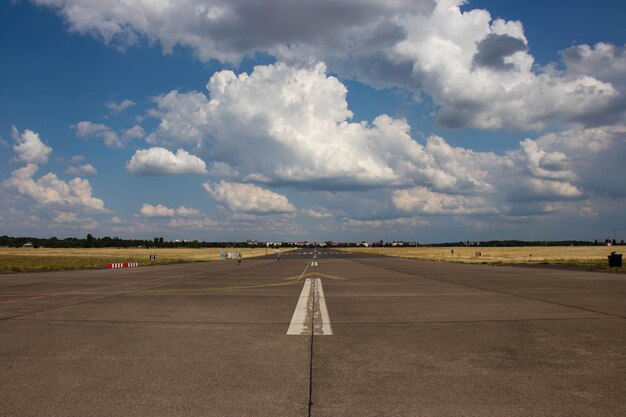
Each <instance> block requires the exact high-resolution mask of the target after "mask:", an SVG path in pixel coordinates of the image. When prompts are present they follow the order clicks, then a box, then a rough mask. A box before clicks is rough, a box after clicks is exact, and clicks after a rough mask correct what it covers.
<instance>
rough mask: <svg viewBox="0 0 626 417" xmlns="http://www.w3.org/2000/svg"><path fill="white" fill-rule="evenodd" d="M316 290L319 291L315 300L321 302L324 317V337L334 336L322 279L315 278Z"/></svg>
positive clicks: (321, 311)
mask: <svg viewBox="0 0 626 417" xmlns="http://www.w3.org/2000/svg"><path fill="white" fill-rule="evenodd" d="M315 283H316V285H315V289H316V290H317V294H315V299H316V300H319V310H320V315H321V316H322V317H321V319H322V333H321V334H323V335H328V336H330V335H332V334H333V329H332V327H330V315H329V314H328V308H326V297H324V289H323V288H322V280H321V279H320V278H315ZM315 334H319V333H317V332H316V333H315Z"/></svg>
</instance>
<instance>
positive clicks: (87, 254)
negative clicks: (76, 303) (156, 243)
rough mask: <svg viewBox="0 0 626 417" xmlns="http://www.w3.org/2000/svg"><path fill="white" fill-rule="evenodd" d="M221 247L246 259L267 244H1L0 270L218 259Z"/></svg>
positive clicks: (261, 251) (78, 267) (77, 267)
mask: <svg viewBox="0 0 626 417" xmlns="http://www.w3.org/2000/svg"><path fill="white" fill-rule="evenodd" d="M222 250H226V251H237V252H240V253H241V256H242V257H243V259H245V258H250V257H254V256H261V255H265V253H266V251H265V248H252V249H251V248H236V249H233V248H228V249H221V248H203V249H187V248H180V249H165V248H164V249H158V248H151V249H141V248H119V249H117V248H102V249H100V248H98V249H82V248H80V249H65V248H61V249H51V248H37V249H34V248H0V271H5V272H24V271H34V270H49V271H52V270H68V269H93V268H103V267H105V266H106V264H108V263H112V262H138V263H139V264H140V265H151V264H170V263H179V262H201V261H215V260H218V259H219V256H220V253H221V251H222ZM281 251H285V249H281ZM268 253H273V249H268ZM150 255H155V256H156V260H155V261H150Z"/></svg>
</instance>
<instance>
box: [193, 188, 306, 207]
mask: <svg viewBox="0 0 626 417" xmlns="http://www.w3.org/2000/svg"><path fill="white" fill-rule="evenodd" d="M202 186H203V187H204V189H205V190H206V191H207V193H209V195H210V196H211V197H212V198H213V199H215V200H216V201H217V202H218V203H220V204H222V205H223V206H224V207H226V208H227V209H229V210H230V211H234V212H245V213H258V214H262V213H288V212H293V211H295V210H296V208H295V207H294V206H293V205H292V204H291V203H290V202H289V200H288V199H287V197H286V196H284V195H282V194H278V193H275V192H273V191H271V190H268V189H265V188H261V187H258V186H256V185H254V184H243V183H238V182H226V181H220V182H219V183H217V184H209V183H204V184H202Z"/></svg>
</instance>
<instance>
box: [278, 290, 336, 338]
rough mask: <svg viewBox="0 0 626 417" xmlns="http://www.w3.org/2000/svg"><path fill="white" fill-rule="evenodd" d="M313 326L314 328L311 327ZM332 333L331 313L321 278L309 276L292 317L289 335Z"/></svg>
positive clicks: (288, 330)
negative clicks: (329, 312)
mask: <svg viewBox="0 0 626 417" xmlns="http://www.w3.org/2000/svg"><path fill="white" fill-rule="evenodd" d="M311 326H313V329H311ZM311 333H313V334H314V335H332V334H333V330H332V327H331V325H330V315H329V314H328V308H327V307H326V298H325V297H324V290H323V288H322V280H321V279H320V278H307V279H306V281H305V282H304V286H303V287H302V292H301V293H300V298H299V299H298V304H297V305H296V309H295V310H294V312H293V316H292V317H291V323H290V324H289V329H287V334H288V335H310V334H311Z"/></svg>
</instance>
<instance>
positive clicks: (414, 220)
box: [0, 0, 626, 242]
mask: <svg viewBox="0 0 626 417" xmlns="http://www.w3.org/2000/svg"><path fill="white" fill-rule="evenodd" d="M624 16H626V5H623V4H621V2H614V1H596V2H593V4H591V3H589V2H582V1H580V2H578V1H576V2H569V3H568V7H563V6H562V3H561V4H559V2H556V1H546V2H539V1H530V2H529V1H521V0H511V1H507V2H502V1H499V2H498V1H482V0H476V1H470V2H465V3H464V2H462V1H458V0H437V1H433V0H423V1H408V0H406V1H405V0H398V1H394V2H377V1H370V0H358V1H356V0H351V1H332V2H331V1H319V0H317V1H303V2H290V1H287V0H271V1H265V2H262V3H259V2H256V1H253V0H240V1H237V2H225V1H221V0H207V1H200V0H188V1H185V2H183V1H178V2H177V1H172V0H170V1H166V0H162V1H155V2H135V3H132V4H127V3H125V2H122V1H119V0H106V1H99V2H85V1H78V0H32V1H25V0H24V1H18V2H4V3H2V4H0V40H1V41H0V56H2V57H3V65H2V66H1V67H0V91H1V92H2V93H1V94H0V138H2V141H1V142H0V187H1V190H0V191H1V193H2V194H1V195H2V197H1V199H0V211H1V213H0V234H9V235H31V236H42V237H45V236H52V235H56V236H60V237H64V236H81V235H86V234H87V233H92V234H94V235H96V236H105V235H108V236H120V237H137V238H144V237H145V238H151V237H152V236H157V235H158V236H164V237H166V238H167V239H201V240H232V239H247V238H252V239H259V240H265V239H268V240H274V239H284V240H305V239H306V240H380V239H385V240H394V239H399V240H400V239H402V240H418V241H421V242H439V241H453V240H454V241H458V240H463V241H465V240H487V239H528V240H543V239H596V238H597V239H604V238H606V237H609V236H612V229H617V230H618V232H617V234H618V235H620V233H624V232H626V221H625V215H624V213H625V211H624V208H626V184H624V182H623V180H622V178H623V175H621V172H622V171H623V168H622V165H623V160H624V156H626V126H625V120H624V118H625V113H624V112H625V110H626V88H625V86H626V49H625V45H624V44H625V42H626V29H625V28H626V24H625V23H626V22H625V21H624V20H625V17H624ZM620 230H624V232H620Z"/></svg>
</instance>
